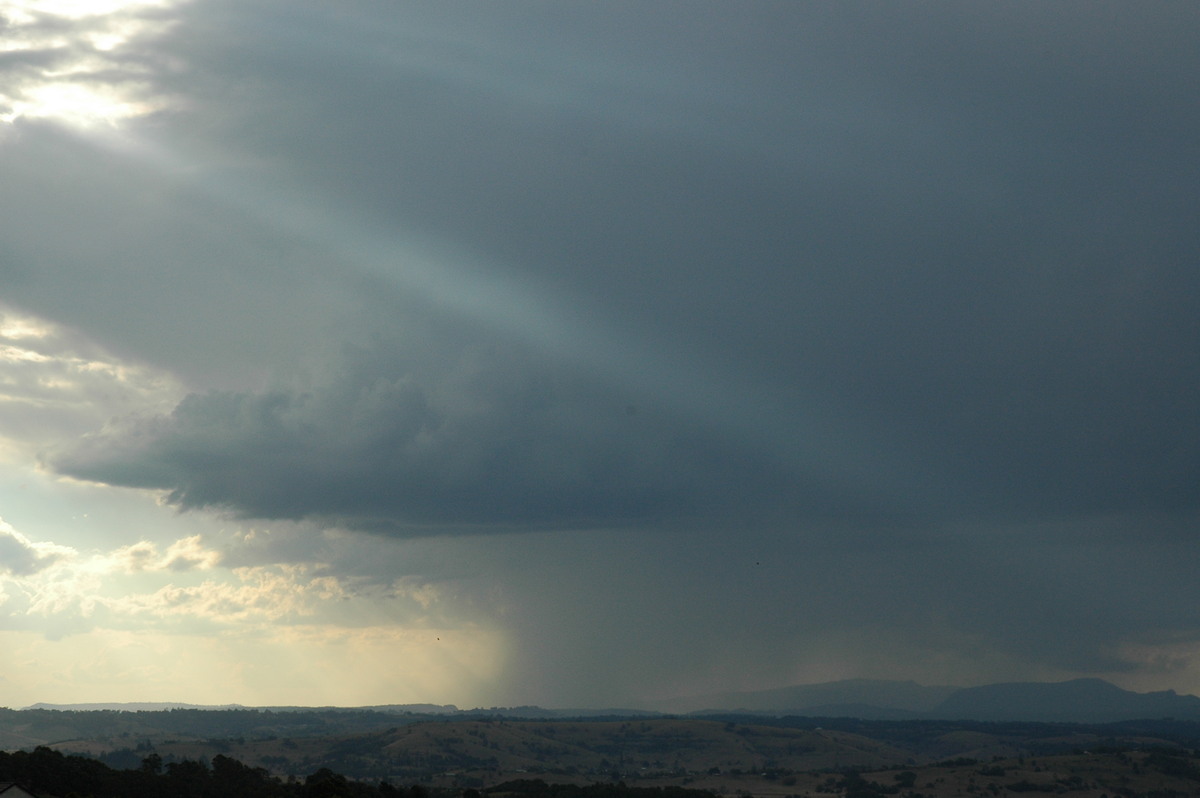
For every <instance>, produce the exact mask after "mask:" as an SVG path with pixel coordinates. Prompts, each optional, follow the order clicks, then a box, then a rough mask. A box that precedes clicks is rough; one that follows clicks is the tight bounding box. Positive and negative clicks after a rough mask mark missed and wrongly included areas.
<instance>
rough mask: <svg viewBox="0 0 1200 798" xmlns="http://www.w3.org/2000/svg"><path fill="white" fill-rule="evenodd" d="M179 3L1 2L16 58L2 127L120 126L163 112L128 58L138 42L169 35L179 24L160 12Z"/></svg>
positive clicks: (2, 93) (0, 97) (2, 100)
mask: <svg viewBox="0 0 1200 798" xmlns="http://www.w3.org/2000/svg"><path fill="white" fill-rule="evenodd" d="M178 1H179V0H0V20H2V22H3V30H4V37H3V41H0V52H3V53H5V54H7V56H8V57H7V58H6V60H5V63H6V67H5V69H4V70H3V71H0V122H4V123H8V124H12V123H14V122H16V121H17V120H18V119H22V118H25V119H45V120H52V121H55V122H60V123H63V124H67V125H70V126H72V127H76V128H87V127H93V126H97V125H103V126H107V127H114V126H116V125H118V124H119V123H120V122H122V121H123V120H126V119H130V118H133V117H138V116H143V115H145V114H147V113H150V112H152V111H154V110H157V109H158V108H159V107H160V102H158V101H152V100H149V99H147V97H146V92H145V86H144V82H145V78H146V75H144V74H138V72H137V69H142V67H139V68H134V67H131V66H130V63H131V61H130V60H129V59H125V58H123V56H124V55H125V54H126V53H125V51H126V50H127V49H128V48H129V47H130V46H131V45H132V43H134V42H136V41H138V40H140V39H143V38H146V37H150V36H154V35H157V34H160V33H162V32H163V31H165V30H166V29H167V28H168V27H169V26H170V24H171V23H170V22H169V21H167V20H164V19H163V18H162V17H161V14H160V13H158V12H160V11H161V10H162V9H164V8H167V7H170V6H172V5H177V4H178ZM147 12H154V13H147ZM23 56H26V57H23Z"/></svg>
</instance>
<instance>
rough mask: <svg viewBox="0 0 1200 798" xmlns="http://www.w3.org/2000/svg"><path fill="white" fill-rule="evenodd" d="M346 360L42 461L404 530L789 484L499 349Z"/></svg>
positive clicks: (581, 518) (118, 429)
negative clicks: (323, 375)
mask: <svg viewBox="0 0 1200 798" xmlns="http://www.w3.org/2000/svg"><path fill="white" fill-rule="evenodd" d="M345 361H346V362H345V365H344V368H343V370H342V371H340V372H339V373H338V374H337V375H336V379H335V380H334V381H332V383H331V384H328V385H322V386H319V387H316V388H314V389H313V390H310V391H305V392H300V391H289V390H277V391H272V392H266V393H261V394H249V393H233V392H222V393H215V392H214V393H205V394H195V395H192V396H189V397H188V398H187V399H185V400H184V401H183V402H182V403H181V404H180V405H179V406H178V407H177V408H176V409H175V410H174V412H173V413H172V414H171V415H170V416H152V417H144V418H138V417H134V418H127V419H123V420H121V421H118V422H116V423H114V425H112V427H111V428H110V429H108V430H105V431H104V432H101V433H98V434H96V435H94V436H91V437H89V438H88V439H87V440H85V441H83V442H82V443H81V444H80V445H78V446H75V447H73V448H72V449H71V450H70V451H69V452H67V453H65V454H61V455H58V456H56V457H54V458H52V460H51V463H52V464H53V466H54V467H55V468H56V469H57V470H58V471H60V472H62V473H66V474H70V475H72V476H75V477H80V478H84V479H89V480H94V481H97V482H106V483H109V484H114V485H129V486H134V487H143V488H159V489H163V490H167V491H169V492H170V493H169V499H170V501H171V502H172V503H174V504H177V505H178V506H180V507H182V508H185V509H190V508H198V507H217V508H224V509H231V510H233V511H235V512H236V513H238V514H239V515H243V516H249V517H255V518H275V519H283V518H287V519H302V518H315V519H318V520H324V521H326V522H327V523H335V524H343V525H349V526H351V527H358V528H366V529H375V530H380V531H400V532H407V533H408V534H429V533H435V532H438V531H441V530H443V529H444V528H445V527H447V526H451V527H453V526H454V525H459V526H464V527H465V528H466V529H471V528H483V529H487V528H489V527H498V528H505V527H509V526H515V527H517V528H520V527H523V526H525V525H529V524H533V525H535V526H536V525H542V524H546V523H553V524H557V525H567V526H575V525H579V524H584V525H589V526H590V525H596V524H609V523H621V522H628V521H630V520H635V519H636V520H639V521H643V520H645V519H647V518H653V517H657V516H660V515H662V514H664V513H667V514H671V515H677V514H680V513H688V514H691V513H695V512H698V511H700V510H701V509H710V508H712V507H714V506H719V505H723V504H726V505H727V504H728V503H729V502H730V501H732V500H733V497H734V496H736V497H737V501H738V503H739V504H740V503H741V502H744V501H746V500H749V499H750V498H751V497H752V496H754V495H760V496H761V495H762V494H763V493H764V487H765V486H764V485H763V484H762V482H763V481H764V480H773V481H775V482H776V483H781V482H782V481H783V480H782V479H781V477H780V476H779V475H778V474H777V473H772V471H771V470H770V469H768V468H764V467H763V465H762V464H761V463H758V462H756V461H755V460H754V459H752V458H748V457H747V456H746V455H745V453H743V452H740V451H738V449H737V448H736V447H732V446H728V445H726V446H721V445H719V442H714V441H712V440H710V439H706V438H705V437H704V436H702V435H700V434H698V432H699V431H697V430H694V429H690V428H688V427H687V426H686V425H684V424H681V423H679V422H678V421H677V420H675V419H672V418H671V417H670V416H668V415H666V414H664V413H663V412H662V410H660V409H656V408H654V407H649V406H637V405H632V404H630V403H629V402H628V400H623V399H622V397H621V396H620V395H617V394H614V393H613V392H612V391H611V390H610V389H608V388H606V387H605V386H603V385H601V384H597V383H596V382H595V381H592V380H587V379H583V378H580V377H578V376H577V375H573V374H571V373H570V372H569V371H563V370H559V371H557V372H556V371H554V370H550V369H547V368H545V367H544V366H537V365H535V364H532V363H530V362H528V359H526V358H521V357H519V356H515V355H514V354H513V353H511V352H506V351H503V350H502V349H501V348H500V347H497V346H493V347H490V348H488V349H484V350H478V351H472V352H469V353H467V354H466V355H465V356H464V357H463V358H462V359H461V361H460V362H458V363H456V364H446V365H447V367H448V369H449V370H448V371H447V372H443V373H440V374H438V375H436V382H435V381H432V380H426V381H421V380H420V379H419V378H415V377H414V376H413V375H412V374H411V373H409V372H408V371H407V370H406V367H407V366H408V364H406V363H402V362H401V363H398V362H396V361H395V359H394V356H392V355H389V354H387V353H380V352H376V351H370V352H367V351H359V352H353V353H347V355H346V358H345ZM775 487H778V486H775ZM427 527H428V528H427Z"/></svg>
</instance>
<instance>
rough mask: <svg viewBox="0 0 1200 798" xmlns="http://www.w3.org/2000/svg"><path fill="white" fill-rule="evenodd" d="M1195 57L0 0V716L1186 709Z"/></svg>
mask: <svg viewBox="0 0 1200 798" xmlns="http://www.w3.org/2000/svg"><path fill="white" fill-rule="evenodd" d="M1198 45H1200V8H1198V7H1197V6H1196V5H1195V4H1194V3H1188V2H1164V3H1156V4H1152V5H1136V6H1135V5H1133V4H1127V3H1109V2H1087V3H1083V2H1072V1H1071V0H1067V2H1060V3H1053V4H1046V3H1042V2H1040V1H1039V2H1034V1H1033V0H1030V1H1029V2H1024V1H1022V0H1012V1H1010V2H1003V3H986V4H985V3H951V2H919V3H877V2H846V3H842V2H839V3H832V2H829V3H821V2H813V3H795V2H758V1H755V0H752V1H751V2H744V3H724V2H715V0H689V2H676V1H675V0H655V1H654V2H644V0H639V2H632V1H630V2H625V1H624V0H612V1H611V2H605V3H584V2H574V1H573V0H568V1H567V2H532V1H531V0H513V1H512V2H505V3H478V2H475V3H471V2H459V1H458V0H444V1H443V2H437V3H410V2H382V1H381V0H345V1H344V2H339V3H327V2H317V1H316V0H286V2H284V1H283V0H0V518H2V519H3V521H2V522H0V643H2V644H3V648H4V651H5V656H4V657H3V661H4V665H3V666H0V705H6V706H12V707H21V706H26V705H28V704H32V703H34V702H39V701H41V702H52V703H67V702H109V701H183V702H191V703H210V704H224V703H241V704H246V705H252V706H271V705H287V704H292V705H308V706H322V705H341V706H362V705H374V704H390V703H437V704H449V703H453V704H456V705H458V706H460V707H476V706H481V707H491V706H517V705H523V704H538V705H541V706H547V707H560V708H567V707H606V706H607V707H642V706H652V705H653V703H654V702H655V701H656V700H661V699H666V698H675V697H680V696H697V695H703V694H706V693H713V692H719V691H730V690H754V689H767V688H775V687H781V686H786V685H791V684H805V683H815V682H824V681H833V680H838V679H849V678H874V679H903V680H909V679H911V680H916V681H918V682H920V683H922V684H928V685H963V686H967V685H974V684H983V683H989V682H996V681H1026V680H1028V681H1042V680H1046V681H1056V680H1063V679H1069V678H1075V677H1080V676H1094V677H1100V678H1105V679H1109V680H1110V681H1112V682H1114V683H1115V684H1118V685H1120V686H1122V687H1125V688H1128V689H1134V690H1139V691H1148V690H1164V689H1175V690H1178V691H1180V692H1186V693H1198V692H1200V580H1196V579H1195V563H1196V562H1197V556H1196V546H1197V543H1198V537H1200V491H1197V490H1196V486H1197V485H1198V484H1200V390H1197V389H1198V386H1200V268H1198V266H1200V227H1197V225H1196V207H1197V192H1198V191H1200V148H1198V147H1197V144H1196V138H1197V137H1196V131H1197V130H1198V129H1200V87H1198V86H1197V83H1196V80H1195V76H1196V75H1197V74H1200V46H1198Z"/></svg>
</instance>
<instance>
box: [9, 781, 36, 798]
mask: <svg viewBox="0 0 1200 798" xmlns="http://www.w3.org/2000/svg"><path fill="white" fill-rule="evenodd" d="M0 798H38V797H37V796H36V795H34V794H33V793H31V792H30V791H29V790H27V789H25V788H24V787H22V786H21V785H20V784H17V783H16V782H15V781H0Z"/></svg>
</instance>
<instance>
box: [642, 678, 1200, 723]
mask: <svg viewBox="0 0 1200 798" xmlns="http://www.w3.org/2000/svg"><path fill="white" fill-rule="evenodd" d="M658 708H659V709H660V710H662V711H664V712H673V713H676V714H712V713H714V712H745V713H749V714H763V715H807V716H812V717H855V718H863V719H865V720H920V719H942V720H981V721H1039V722H1046V723H1057V722H1061V723H1110V722H1115V721H1121V720H1141V719H1152V718H1153V719H1157V718H1175V719H1179V720H1200V698H1198V697H1196V696H1194V695H1180V694H1178V693H1176V692H1175V691H1174V690H1164V691H1161V692H1154V693H1135V692H1133V691H1130V690H1123V689H1121V688H1120V687H1117V686H1116V685H1114V684H1110V683H1109V682H1106V681H1104V680H1103V679H1072V680H1070V681H1065V682H1012V683H1005V684H989V685H983V686H980V687H961V688H960V687H926V686H923V685H920V684H917V683H916V682H901V681H885V680H869V679H847V680H844V681H837V682H825V683H823V684H809V685H798V686H795V687H784V688H779V689H775V690H761V691H755V692H743V693H721V694H713V695H709V696H698V697H691V698H683V699H675V700H672V701H667V702H663V704H662V705H660V706H659V707H658Z"/></svg>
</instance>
